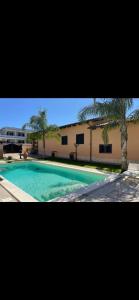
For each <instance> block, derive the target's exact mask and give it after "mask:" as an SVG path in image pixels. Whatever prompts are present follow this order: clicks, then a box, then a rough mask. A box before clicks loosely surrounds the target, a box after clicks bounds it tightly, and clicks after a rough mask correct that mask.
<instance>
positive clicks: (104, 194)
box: [75, 176, 139, 202]
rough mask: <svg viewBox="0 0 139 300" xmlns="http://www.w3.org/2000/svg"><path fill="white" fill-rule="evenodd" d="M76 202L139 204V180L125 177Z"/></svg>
mask: <svg viewBox="0 0 139 300" xmlns="http://www.w3.org/2000/svg"><path fill="white" fill-rule="evenodd" d="M75 202H139V179H135V178H132V177H128V176H125V177H123V178H120V179H118V180H116V181H115V182H112V183H109V184H107V185H106V186H105V187H102V188H100V189H98V190H95V191H94V192H92V193H89V194H88V195H86V196H83V197H80V199H79V200H76V201H75Z"/></svg>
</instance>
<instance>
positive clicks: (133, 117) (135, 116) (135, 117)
mask: <svg viewBox="0 0 139 300" xmlns="http://www.w3.org/2000/svg"><path fill="white" fill-rule="evenodd" d="M127 120H129V121H132V122H133V123H137V122H139V109H136V110H134V111H133V112H132V113H131V114H130V115H129V116H128V118H127Z"/></svg>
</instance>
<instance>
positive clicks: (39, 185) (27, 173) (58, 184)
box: [0, 162, 106, 201]
mask: <svg viewBox="0 0 139 300" xmlns="http://www.w3.org/2000/svg"><path fill="white" fill-rule="evenodd" d="M0 175H2V176H3V177H5V178H6V179H8V180H9V181H11V182H12V183H14V184H15V185H16V186H18V187H19V188H21V189H22V190H23V191H25V192H27V193H28V194H30V195H31V196H33V197H34V198H35V199H37V200H38V201H48V200H52V199H54V198H56V197H61V196H65V195H67V194H69V193H71V192H73V191H76V190H78V189H79V188H81V187H85V186H88V185H89V184H92V183H96V182H98V181H102V180H104V179H105V178H106V176H104V175H101V174H95V173H91V172H90V173H89V172H83V171H77V170H73V169H68V168H63V167H57V166H52V165H51V166H50V165H45V164H44V165H43V164H41V163H35V162H23V163H11V164H4V165H0Z"/></svg>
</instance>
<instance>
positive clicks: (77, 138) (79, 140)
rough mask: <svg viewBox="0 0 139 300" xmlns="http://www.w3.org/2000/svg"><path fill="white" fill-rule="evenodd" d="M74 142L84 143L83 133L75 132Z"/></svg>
mask: <svg viewBox="0 0 139 300" xmlns="http://www.w3.org/2000/svg"><path fill="white" fill-rule="evenodd" d="M76 144H78V145H79V144H84V134H76Z"/></svg>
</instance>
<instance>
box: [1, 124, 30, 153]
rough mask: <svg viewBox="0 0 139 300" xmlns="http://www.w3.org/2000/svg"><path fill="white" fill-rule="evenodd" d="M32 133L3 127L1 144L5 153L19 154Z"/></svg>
mask: <svg viewBox="0 0 139 300" xmlns="http://www.w3.org/2000/svg"><path fill="white" fill-rule="evenodd" d="M29 132H30V131H28V130H22V129H19V128H14V127H3V128H1V129H0V144H3V150H4V152H18V151H19V150H20V149H21V148H22V145H23V144H26V143H27V136H28V133H29Z"/></svg>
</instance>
